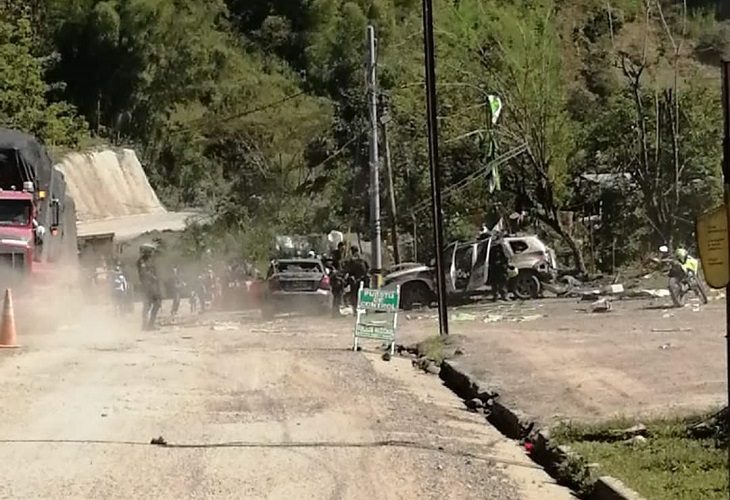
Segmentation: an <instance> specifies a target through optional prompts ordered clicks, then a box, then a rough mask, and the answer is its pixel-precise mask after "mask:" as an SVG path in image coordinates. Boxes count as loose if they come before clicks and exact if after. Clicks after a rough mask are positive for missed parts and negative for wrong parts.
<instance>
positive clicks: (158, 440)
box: [150, 436, 167, 446]
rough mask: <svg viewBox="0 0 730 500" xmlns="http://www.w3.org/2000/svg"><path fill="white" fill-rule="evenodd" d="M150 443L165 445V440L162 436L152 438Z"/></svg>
mask: <svg viewBox="0 0 730 500" xmlns="http://www.w3.org/2000/svg"><path fill="white" fill-rule="evenodd" d="M150 444H156V445H157V446H167V441H165V438H163V437H162V436H159V437H156V438H152V440H151V441H150Z"/></svg>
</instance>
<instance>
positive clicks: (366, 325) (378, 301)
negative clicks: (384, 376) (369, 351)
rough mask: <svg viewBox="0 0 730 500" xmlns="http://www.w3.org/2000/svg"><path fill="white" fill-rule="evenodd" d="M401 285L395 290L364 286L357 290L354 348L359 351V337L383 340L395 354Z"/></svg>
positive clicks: (391, 352)
mask: <svg viewBox="0 0 730 500" xmlns="http://www.w3.org/2000/svg"><path fill="white" fill-rule="evenodd" d="M399 302H400V286H396V289H395V290H394V291H393V290H388V291H386V290H376V289H372V288H364V287H363V285H362V283H360V289H359V290H358V292H357V312H356V314H357V316H356V319H355V329H354V331H353V339H352V350H353V351H357V347H358V339H373V340H382V341H383V342H384V343H388V344H389V346H390V354H391V355H393V354H395V333H396V330H397V328H398V304H399Z"/></svg>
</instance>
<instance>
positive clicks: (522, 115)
mask: <svg viewBox="0 0 730 500" xmlns="http://www.w3.org/2000/svg"><path fill="white" fill-rule="evenodd" d="M435 4H436V5H435V8H436V16H435V17H436V23H437V26H436V35H437V41H436V42H437V44H436V45H437V47H436V50H437V71H438V101H439V129H440V139H441V141H440V145H441V166H442V173H443V183H444V185H445V186H446V187H447V188H452V187H453V186H458V188H457V189H447V191H446V192H445V204H444V215H445V221H446V233H447V234H446V237H447V238H448V239H456V238H458V239H467V238H470V237H473V235H474V232H475V230H476V229H477V228H478V227H479V226H481V224H483V223H484V222H485V221H487V222H489V223H496V222H497V220H499V218H500V217H504V216H508V215H510V214H511V213H513V212H514V211H518V212H521V211H526V212H527V214H528V223H529V225H528V227H525V228H524V229H525V230H531V231H537V232H539V233H541V234H548V235H551V236H553V237H554V241H555V242H557V241H562V244H563V245H564V246H565V248H566V249H567V250H569V252H570V253H572V255H573V256H574V258H575V261H576V265H577V267H583V264H582V250H584V248H585V247H586V246H587V243H586V241H587V237H586V235H585V234H581V231H580V230H575V229H574V228H572V227H569V226H568V225H567V224H566V223H565V222H564V220H565V218H564V217H563V215H564V214H563V212H565V211H570V212H574V215H575V216H576V217H575V219H576V220H578V219H580V218H581V216H590V215H593V216H595V215H596V214H597V213H598V212H599V211H600V222H598V223H596V224H595V227H593V228H592V229H591V233H592V234H593V235H594V238H595V244H594V246H595V250H596V252H595V253H598V254H599V260H602V261H603V263H604V264H605V263H606V262H608V261H609V260H610V261H613V260H614V258H615V260H616V265H618V266H620V265H622V264H624V261H626V260H631V259H634V258H637V257H638V256H639V255H640V253H641V251H642V249H643V248H644V247H646V246H647V245H649V244H652V245H653V244H654V241H655V240H656V239H658V238H660V237H661V238H668V239H674V240H678V241H682V242H688V241H689V240H690V239H691V232H692V221H693V219H694V217H695V215H696V214H697V213H699V212H700V211H702V210H704V209H706V208H707V207H708V206H710V205H711V204H712V203H714V202H715V201H716V200H717V195H718V193H719V172H718V166H719V139H718V135H719V126H720V123H721V120H720V115H719V108H718V106H717V105H716V102H717V97H718V91H717V88H718V86H717V85H716V84H717V80H716V76H715V79H714V80H708V77H707V75H708V73H707V67H706V66H704V63H710V64H714V63H715V62H716V59H717V57H718V54H720V52H721V51H722V50H724V49H723V47H724V45H725V42H726V40H725V38H726V33H725V31H726V26H725V25H723V24H722V22H721V20H720V18H721V15H723V12H722V11H720V10H718V9H722V8H724V4H723V3H722V2H719V3H718V2H717V1H715V0H711V1H710V0H707V1H699V0H698V2H695V3H692V2H690V5H689V6H690V9H691V10H690V17H689V22H688V25H687V26H688V32H687V40H684V41H683V43H684V45H683V47H684V49H683V52H682V54H683V55H682V57H683V59H682V61H681V64H680V66H681V73H682V74H681V75H679V78H678V87H679V92H678V93H677V92H673V93H671V94H670V93H668V92H667V90H668V89H669V88H671V87H672V86H673V85H674V84H673V81H672V78H671V76H670V77H667V74H668V73H671V71H670V70H671V69H672V68H673V64H672V54H671V52H672V51H671V47H670V44H669V43H668V40H667V39H666V36H664V29H663V27H662V24H661V22H660V18H659V17H658V15H657V11H656V9H654V10H653V11H652V13H651V15H650V16H649V18H648V19H649V23H650V25H649V26H648V27H647V26H646V25H645V24H644V23H645V22H646V19H647V18H646V16H645V15H644V11H643V4H642V3H641V2H635V1H634V0H612V1H611V2H609V3H607V2H605V1H602V0H581V1H580V2H577V1H574V0H555V2H552V1H550V0H460V1H459V2H452V1H447V0H438V1H436V2H435ZM8 5H9V4H8ZM662 5H663V6H664V9H665V11H666V15H667V19H668V23H669V25H670V26H671V27H672V29H673V30H674V32H675V35H676V34H677V33H679V30H678V29H677V27H678V26H681V9H680V8H678V6H679V4H676V3H673V2H663V3H662ZM695 8H696V9H704V10H701V11H700V10H693V9H695ZM420 9H421V6H420V2H417V1H414V0H261V1H256V2H252V1H247V0H214V1H207V2H200V1H197V0H126V1H119V0H46V1H45V2H38V1H36V0H19V1H15V2H12V7H10V6H6V7H4V10H3V12H2V13H4V14H6V15H5V16H3V17H0V19H3V20H2V21H0V71H2V72H3V75H4V79H3V81H2V82H0V121H1V122H2V123H3V124H4V125H7V126H14V127H18V128H22V129H25V130H28V131H31V132H34V133H36V134H38V135H40V136H41V137H42V138H44V139H45V140H47V141H48V142H50V143H52V144H56V145H70V146H73V145H75V144H77V143H79V142H81V143H86V142H87V141H88V140H89V137H88V135H93V138H92V140H94V141H106V142H112V143H114V144H118V145H122V144H125V145H132V146H134V147H135V148H137V150H138V151H139V152H141V153H142V156H143V160H144V163H145V166H146V169H147V172H148V174H149V177H150V179H151V181H152V183H153V184H154V186H155V188H156V189H157V191H158V193H159V194H160V196H161V198H162V199H163V200H164V202H165V203H166V204H167V205H168V206H169V207H170V208H179V207H186V206H197V207H202V208H204V209H206V210H207V211H208V212H209V213H210V214H212V216H213V218H214V220H215V223H214V224H213V226H212V227H211V228H210V229H208V230H205V231H203V230H202V229H195V230H192V232H193V233H194V235H195V236H194V237H193V236H191V238H193V241H194V244H193V243H190V245H191V248H196V249H198V250H199V248H202V247H200V244H199V243H200V242H199V241H198V240H196V239H195V238H202V239H207V240H210V241H213V242H214V245H215V247H216V248H221V249H223V248H227V247H238V248H246V251H247V252H253V253H256V254H257V255H258V254H262V253H266V252H265V251H264V250H263V249H265V248H267V245H268V242H267V241H265V240H266V239H267V238H269V236H270V233H271V232H272V231H278V230H281V231H285V232H288V233H292V232H310V231H329V230H331V229H333V228H338V229H340V230H352V231H355V232H358V233H361V234H367V232H368V227H369V222H370V221H369V214H368V183H369V181H368V177H369V175H368V121H369V117H368V111H367V99H366V98H367V93H366V92H367V89H366V88H365V78H364V77H365V72H364V59H365V34H366V26H367V25H368V24H373V25H374V26H375V27H376V32H377V37H378V71H379V86H380V94H379V96H378V97H379V98H380V100H381V113H383V114H384V112H385V111H386V108H387V114H388V116H389V125H388V128H389V140H390V149H391V157H392V163H393V170H394V186H395V197H396V200H397V205H398V213H397V214H396V222H397V224H398V226H399V227H400V228H401V231H406V230H407V231H408V232H410V231H413V232H414V233H415V235H416V236H417V239H418V242H417V243H418V247H419V249H420V250H419V255H418V257H419V259H420V260H426V261H427V260H428V259H429V258H430V257H431V256H432V254H433V251H432V244H431V241H430V238H431V231H430V211H429V208H430V206H429V199H430V184H429V175H428V168H427V165H428V155H427V153H428V150H427V146H426V127H425V120H424V118H425V99H424V91H423V90H424V89H423V45H422V19H421V10H420ZM701 12H703V13H704V14H702V13H701ZM642 35H645V36H646V37H647V43H646V46H647V47H649V49H648V52H649V55H648V57H647V60H648V62H647V63H646V67H645V69H644V72H643V73H642V75H641V77H640V78H639V79H638V80H637V83H638V90H639V92H638V96H639V98H638V100H637V99H636V98H635V96H634V93H633V87H632V86H631V81H630V79H627V78H626V75H625V74H624V73H623V72H622V71H621V62H622V60H629V61H631V62H632V64H635V63H637V61H638V60H639V59H641V57H640V52H641V47H642ZM667 47H670V49H669V50H668V49H667ZM637 51H638V52H637ZM685 53H686V54H694V57H696V60H695V59H692V60H689V59H687V58H685V56H684V54H685ZM622 58H623V59H622ZM712 71H713V72H714V73H712V75H716V70H715V69H713V70H712ZM708 81H709V83H708ZM667 82H670V83H667ZM488 94H497V95H499V96H500V97H501V98H502V99H503V101H504V104H505V108H504V111H503V114H502V117H501V119H500V121H499V123H498V124H497V125H496V126H492V124H491V120H490V118H491V117H490V115H489V110H488V106H487V95H488ZM676 96H678V99H679V101H675V97H676ZM657 97H658V98H659V99H658V100H659V110H660V112H659V115H658V116H659V120H658V121H657V118H656V117H657V114H656V113H654V112H652V110H654V109H655V108H656V105H655V104H656V102H657ZM677 103H678V104H679V106H678V107H679V110H680V111H679V114H678V119H677V121H676V123H677V124H678V130H679V132H678V134H676V135H677V140H676V144H677V154H676V156H675V150H674V149H673V147H672V146H673V139H674V135H675V134H674V130H673V128H672V127H671V120H669V119H668V118H669V117H670V116H673V115H672V113H673V112H674V110H675V109H676V108H675V104H677ZM639 115H641V117H640V120H639V121H637V117H638V116H639ZM85 122H87V123H89V124H90V126H89V128H90V131H89V130H87V127H86V125H85ZM637 123H643V124H645V132H646V133H645V137H646V138H647V140H648V144H650V146H651V147H653V148H654V149H651V148H649V149H651V152H652V155H651V157H650V158H649V161H643V160H642V161H643V163H641V162H640V163H637V160H639V159H641V158H642V142H641V141H640V140H639V139H638V138H637V129H636V125H637ZM657 138H658V144H659V146H658V147H656V144H657V141H656V139H657ZM523 144H526V145H527V146H528V148H529V149H528V152H527V153H525V154H522V155H520V156H519V157H517V158H515V159H513V160H511V161H509V162H507V163H506V164H505V165H502V166H501V167H500V173H501V181H502V182H501V184H502V191H498V192H490V191H489V189H488V187H487V180H486V174H482V175H478V173H479V172H483V171H484V170H485V167H487V166H488V164H489V162H490V161H492V160H493V159H494V158H495V157H496V156H498V155H500V154H503V153H506V152H508V151H510V150H513V149H514V148H515V147H518V146H520V145H523ZM381 151H382V148H381ZM675 158H677V159H678V164H679V165H680V170H681V172H680V175H679V176H678V177H677V176H676V175H675V170H674V169H675ZM624 172H629V173H631V174H632V176H633V179H634V182H633V183H629V184H628V185H622V186H621V187H620V189H618V190H615V189H614V190H610V192H608V191H605V190H596V189H595V186H592V187H590V186H589V187H586V185H585V184H584V183H582V182H576V179H577V178H579V176H580V174H583V173H624ZM464 179H470V180H469V182H463V181H464ZM642 179H644V182H642ZM677 181H679V182H677ZM677 184H679V190H676V189H675V187H676V185H677ZM384 191H385V189H382V190H381V192H384ZM668 192H671V193H672V194H673V196H666V195H665V193H668ZM656 194H662V196H654V195H656ZM708 194H709V196H708ZM653 196H654V198H656V199H654V198H653ZM382 206H383V207H386V206H387V204H385V203H383V204H382ZM596 207H600V208H596ZM388 216H389V214H388ZM384 222H387V220H386V221H384ZM579 225H580V224H579ZM206 231H207V232H206ZM583 232H584V233H585V231H583ZM254 241H255V242H254ZM616 242H618V245H616ZM556 244H557V243H556ZM198 250H196V251H198ZM609 256H610V259H609ZM604 267H605V265H604Z"/></svg>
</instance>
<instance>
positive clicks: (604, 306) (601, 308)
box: [589, 298, 613, 313]
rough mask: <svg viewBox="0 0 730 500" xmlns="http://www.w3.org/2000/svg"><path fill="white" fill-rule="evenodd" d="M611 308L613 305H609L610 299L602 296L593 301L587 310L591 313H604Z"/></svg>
mask: <svg viewBox="0 0 730 500" xmlns="http://www.w3.org/2000/svg"><path fill="white" fill-rule="evenodd" d="M612 308H613V306H612V305H611V301H610V300H608V299H607V298H602V299H598V300H597V301H595V302H593V303H592V304H591V306H590V308H589V311H590V312H592V313H606V312H610V311H611V310H612Z"/></svg>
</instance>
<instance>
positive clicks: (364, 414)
mask: <svg viewBox="0 0 730 500" xmlns="http://www.w3.org/2000/svg"><path fill="white" fill-rule="evenodd" d="M75 316H76V321H75V322H74V323H69V324H65V325H61V326H60V327H59V328H58V329H56V330H55V331H45V332H44V333H33V334H27V335H24V334H23V332H22V331H21V332H19V334H20V335H19V336H20V341H21V343H23V345H24V347H23V348H22V349H20V350H16V351H4V352H0V380H2V384H3V390H2V393H1V394H0V450H2V451H1V452H0V455H1V456H2V462H3V481H2V482H0V496H1V497H3V498H125V499H129V498H165V499H169V498H282V499H284V498H285V499H292V498H296V499H304V498H313V499H321V498H331V499H343V498H353V499H360V498H362V499H371V498H378V499H387V498H408V499H412V498H434V499H436V498H438V499H444V498H459V499H465V498H488V499H533V498H534V499H540V500H549V499H552V498H555V499H562V498H571V495H570V493H569V492H568V491H567V490H565V489H563V488H561V487H558V486H556V485H554V484H553V482H552V481H551V480H550V479H549V477H548V476H547V475H546V474H545V473H544V471H542V470H541V469H539V468H537V467H535V466H534V464H532V462H531V461H530V460H529V459H528V458H527V457H526V456H525V455H524V453H523V451H522V450H521V449H520V448H519V446H518V445H517V444H515V443H513V442H511V441H508V440H506V439H505V438H503V437H502V436H501V435H500V434H499V433H497V432H496V431H495V430H494V429H493V428H491V427H490V426H489V425H488V424H486V423H485V421H484V419H483V417H480V416H478V415H476V414H472V413H468V412H466V411H465V410H464V409H463V406H462V404H461V402H460V401H459V400H458V399H457V398H456V397H455V396H453V395H452V394H451V393H450V392H449V391H448V390H447V389H446V388H444V387H443V386H442V385H441V384H440V383H439V380H438V378H437V377H434V376H431V375H426V374H424V373H422V372H419V371H416V370H415V369H414V368H412V367H411V363H410V361H409V360H406V359H401V358H396V359H393V360H392V361H391V362H385V361H383V360H381V359H380V356H379V353H377V352H376V351H377V347H378V346H377V345H376V346H372V347H373V351H372V352H370V353H368V352H360V353H353V352H352V351H349V350H348V349H347V347H348V346H349V343H350V337H349V335H350V322H351V321H352V319H345V320H341V321H330V320H324V321H319V320H307V319H301V318H298V319H287V320H280V321H278V322H274V323H257V322H249V321H247V320H245V319H241V318H240V317H238V318H231V317H227V318H225V319H226V320H227V321H229V322H228V323H217V324H215V325H210V324H208V325H196V326H177V327H166V328H164V329H163V330H161V331H159V332H153V333H142V332H139V331H138V330H137V326H138V325H137V322H136V319H137V318H136V316H135V317H134V318H130V321H129V323H127V324H120V323H119V322H115V321H112V320H109V319H107V318H105V317H104V316H103V315H101V314H98V313H96V314H91V313H89V311H84V312H83V313H82V312H79V313H78V314H76V315H75ZM132 320H134V321H132ZM158 436H162V437H163V438H164V440H165V441H166V442H167V443H168V446H167V447H160V446H154V445H151V444H149V443H150V440H151V439H152V438H155V437H158Z"/></svg>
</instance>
